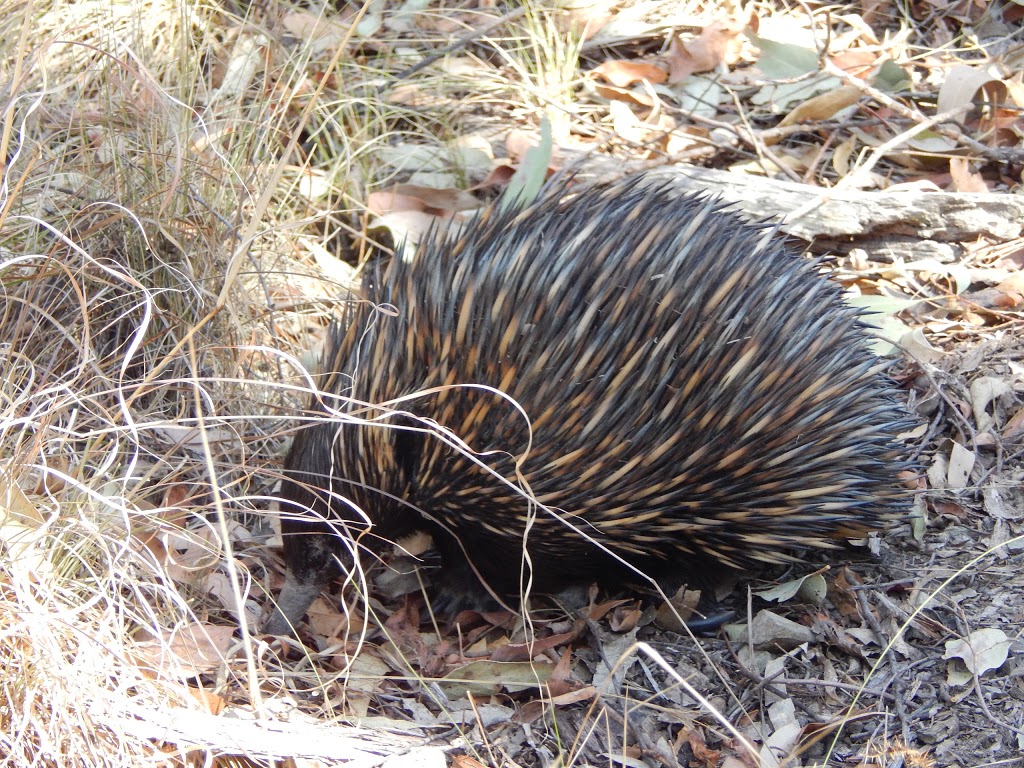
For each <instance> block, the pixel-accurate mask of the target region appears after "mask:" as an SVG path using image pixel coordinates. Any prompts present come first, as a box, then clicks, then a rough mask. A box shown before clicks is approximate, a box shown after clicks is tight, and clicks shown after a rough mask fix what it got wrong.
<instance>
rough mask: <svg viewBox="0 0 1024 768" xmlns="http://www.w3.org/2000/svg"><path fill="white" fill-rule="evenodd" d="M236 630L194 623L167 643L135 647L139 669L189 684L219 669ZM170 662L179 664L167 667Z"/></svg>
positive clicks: (161, 641) (158, 641) (166, 639)
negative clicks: (192, 680)
mask: <svg viewBox="0 0 1024 768" xmlns="http://www.w3.org/2000/svg"><path fill="white" fill-rule="evenodd" d="M234 633H235V630H234V627H229V626H216V625H214V624H207V623H205V622H192V623H190V624H186V625H185V626H184V627H181V628H179V629H178V630H177V631H175V632H174V633H173V635H172V636H171V637H170V638H169V639H168V638H164V639H162V640H150V641H146V642H141V643H139V644H138V645H137V646H136V653H137V654H138V659H137V662H138V666H139V668H140V669H142V670H146V671H149V672H152V673H153V674H154V676H155V677H159V678H165V677H168V676H170V677H177V678H178V679H180V680H186V679H190V678H193V677H195V676H196V675H202V674H206V673H209V672H215V671H217V670H218V669H220V668H221V667H222V666H223V665H224V663H225V662H226V660H227V651H228V648H230V647H231V644H232V643H233V642H234ZM168 662H177V663H176V664H175V663H170V664H169V663H168Z"/></svg>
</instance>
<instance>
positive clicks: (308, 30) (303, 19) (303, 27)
mask: <svg viewBox="0 0 1024 768" xmlns="http://www.w3.org/2000/svg"><path fill="white" fill-rule="evenodd" d="M347 15H351V14H347ZM281 26H282V27H284V29H285V31H286V32H288V33H289V34H290V35H291V36H292V37H295V38H296V39H298V40H304V41H306V44H307V45H309V46H310V50H312V51H313V52H314V53H320V52H322V51H331V50H335V49H337V48H338V46H340V45H341V44H342V43H343V42H344V41H345V39H346V38H347V37H349V35H350V32H349V29H350V25H349V24H346V23H344V22H342V21H341V20H339V19H337V18H335V19H330V18H324V17H323V16H322V15H318V14H315V13H308V12H306V11H295V12H292V13H288V14H285V16H284V18H283V19H281Z"/></svg>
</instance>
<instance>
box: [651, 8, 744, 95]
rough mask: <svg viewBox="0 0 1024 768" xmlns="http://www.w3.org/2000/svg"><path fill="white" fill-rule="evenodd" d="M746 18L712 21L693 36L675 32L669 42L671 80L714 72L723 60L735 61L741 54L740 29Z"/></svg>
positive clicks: (724, 62)
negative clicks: (684, 37) (683, 39)
mask: <svg viewBox="0 0 1024 768" xmlns="http://www.w3.org/2000/svg"><path fill="white" fill-rule="evenodd" d="M746 26H747V20H743V21H740V20H738V19H731V20H729V21H713V22H711V23H710V24H708V25H707V26H706V27H704V29H703V30H701V33H700V35H698V36H697V37H696V38H695V39H693V40H688V41H686V42H683V41H682V40H680V39H679V36H678V35H677V36H674V37H673V38H672V41H671V43H670V44H669V58H668V61H669V76H668V81H669V82H670V83H678V82H680V81H681V80H685V79H686V78H687V77H689V76H690V75H693V74H696V73H698V72H712V71H714V70H716V69H718V67H719V65H720V64H734V63H735V62H736V61H738V60H739V58H740V50H741V47H742V41H741V40H740V33H741V32H742V31H743V29H744V27H746Z"/></svg>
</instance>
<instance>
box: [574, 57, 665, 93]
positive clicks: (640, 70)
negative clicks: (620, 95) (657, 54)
mask: <svg viewBox="0 0 1024 768" xmlns="http://www.w3.org/2000/svg"><path fill="white" fill-rule="evenodd" d="M591 73H592V74H595V75H600V76H601V77H603V78H604V79H605V80H607V81H608V82H609V83H611V84H612V85H614V86H617V87H619V88H629V87H630V86H631V85H635V84H636V83H641V82H643V81H644V80H646V81H648V82H650V83H655V84H658V85H660V84H661V83H664V82H665V81H666V80H667V79H668V73H667V72H665V70H664V69H662V68H661V67H659V66H658V65H656V64H654V63H651V62H647V61H622V60H619V59H613V60H609V61H604V62H601V64H600V65H599V66H597V67H595V68H594V69H592V70H591Z"/></svg>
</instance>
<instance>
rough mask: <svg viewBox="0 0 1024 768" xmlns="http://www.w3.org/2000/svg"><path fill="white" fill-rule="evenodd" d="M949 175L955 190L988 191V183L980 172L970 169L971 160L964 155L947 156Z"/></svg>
mask: <svg viewBox="0 0 1024 768" xmlns="http://www.w3.org/2000/svg"><path fill="white" fill-rule="evenodd" d="M949 176H950V178H951V179H952V180H953V191H955V192H988V191H989V188H988V184H986V183H985V179H983V178H982V177H981V174H980V173H975V172H973V171H971V161H970V160H968V159H967V158H966V157H951V158H949Z"/></svg>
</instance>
